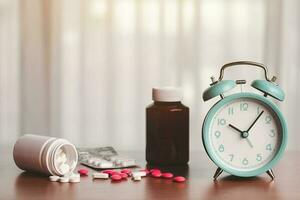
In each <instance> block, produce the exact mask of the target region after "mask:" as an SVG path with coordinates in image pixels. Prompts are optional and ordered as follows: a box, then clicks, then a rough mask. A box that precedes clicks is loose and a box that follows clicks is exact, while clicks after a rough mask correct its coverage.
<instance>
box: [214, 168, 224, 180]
mask: <svg viewBox="0 0 300 200" xmlns="http://www.w3.org/2000/svg"><path fill="white" fill-rule="evenodd" d="M222 172H223V170H222V169H221V168H220V167H218V169H217V170H216V172H215V174H214V180H217V178H218V177H219V176H220V175H221V174H222Z"/></svg>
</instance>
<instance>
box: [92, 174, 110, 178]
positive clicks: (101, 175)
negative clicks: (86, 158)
mask: <svg viewBox="0 0 300 200" xmlns="http://www.w3.org/2000/svg"><path fill="white" fill-rule="evenodd" d="M108 177H109V175H108V174H106V173H93V178H94V179H97V178H99V179H108Z"/></svg>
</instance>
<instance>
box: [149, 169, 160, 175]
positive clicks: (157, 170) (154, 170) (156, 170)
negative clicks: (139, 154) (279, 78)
mask: <svg viewBox="0 0 300 200" xmlns="http://www.w3.org/2000/svg"><path fill="white" fill-rule="evenodd" d="M153 172H159V173H161V171H160V170H159V169H151V170H150V173H151V174H152V173H153Z"/></svg>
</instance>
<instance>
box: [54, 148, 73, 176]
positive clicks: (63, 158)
mask: <svg viewBox="0 0 300 200" xmlns="http://www.w3.org/2000/svg"><path fill="white" fill-rule="evenodd" d="M77 159H78V155H77V151H76V148H75V147H74V146H73V145H72V144H61V145H59V146H58V148H57V149H56V150H55V151H54V168H55V171H56V172H58V174H60V175H65V174H68V173H70V172H72V171H73V170H74V169H75V167H76V165H77Z"/></svg>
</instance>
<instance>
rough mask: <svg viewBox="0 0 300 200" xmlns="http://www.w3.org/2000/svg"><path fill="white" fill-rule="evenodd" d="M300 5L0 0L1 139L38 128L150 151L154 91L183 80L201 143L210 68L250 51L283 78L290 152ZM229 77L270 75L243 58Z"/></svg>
mask: <svg viewBox="0 0 300 200" xmlns="http://www.w3.org/2000/svg"><path fill="white" fill-rule="evenodd" d="M299 9H300V1H297V0H283V1H280V0H273V1H271V0H228V1H222V0H200V1H197V0H0V144H1V145H7V144H13V142H14V141H15V140H16V138H17V137H19V136H20V135H22V134H25V133H35V134H41V135H51V136H58V137H65V138H67V139H69V140H70V141H71V142H73V143H75V144H77V145H83V146H87V145H91V146H104V145H112V146H114V147H115V148H116V149H119V150H133V149H138V150H143V149H144V148H145V108H146V106H147V105H149V104H150V103H151V102H152V100H151V88H152V87H154V86H181V87H182V88H183V91H184V104H185V105H187V106H189V107H190V109H191V114H190V115H191V116H190V117H191V120H190V124H191V127H190V137H191V149H192V150H199V149H203V147H202V142H201V127H202V121H203V119H204V117H205V114H206V113H207V111H208V109H209V108H210V107H211V106H212V105H213V103H215V102H216V101H217V100H218V98H216V99H214V100H211V101H210V102H205V103H204V102H203V100H202V92H203V91H204V90H205V89H206V88H207V87H208V86H209V84H210V79H209V78H210V76H211V75H214V76H216V77H218V75H219V69H220V67H221V66H222V65H223V64H225V63H227V62H231V61H236V60H252V61H257V62H262V63H265V64H266V65H267V66H269V71H270V75H276V76H277V77H278V81H277V82H278V83H279V84H280V85H281V86H282V88H283V90H284V91H285V92H286V100H285V101H284V102H282V103H278V106H280V108H281V109H282V110H283V113H284V115H285V116H286V119H287V122H288V125H289V144H288V149H290V150H292V149H300V145H299V144H300V141H299V139H300V136H299V133H298V126H297V123H299V118H298V117H299V114H298V112H299V111H300V107H299V106H298V104H299V102H298V98H299V96H300V93H299V92H300V87H298V85H299V82H298V81H299V77H298V76H299V74H300V54H299V53H300V39H299V36H300V12H299ZM225 78H226V79H231V78H232V79H243V78H244V79H247V81H248V83H250V82H251V80H253V79H261V78H263V73H262V71H261V70H260V69H255V68H250V67H235V68H233V69H229V70H228V71H226V73H225ZM246 89H247V90H248V89H249V90H251V89H250V88H249V87H246V88H245V90H246ZM251 91H254V90H251ZM237 92H238V91H237Z"/></svg>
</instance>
